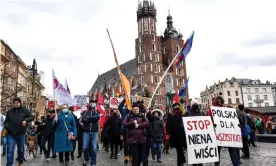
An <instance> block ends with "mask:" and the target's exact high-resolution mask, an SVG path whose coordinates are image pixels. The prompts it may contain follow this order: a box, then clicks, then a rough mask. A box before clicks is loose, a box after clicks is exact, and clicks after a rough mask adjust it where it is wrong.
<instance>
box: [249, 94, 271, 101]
mask: <svg viewBox="0 0 276 166" xmlns="http://www.w3.org/2000/svg"><path fill="white" fill-rule="evenodd" d="M263 97H264V100H268V96H267V95H263ZM255 98H256V99H257V100H259V99H261V98H260V95H255ZM247 100H248V101H252V95H247Z"/></svg>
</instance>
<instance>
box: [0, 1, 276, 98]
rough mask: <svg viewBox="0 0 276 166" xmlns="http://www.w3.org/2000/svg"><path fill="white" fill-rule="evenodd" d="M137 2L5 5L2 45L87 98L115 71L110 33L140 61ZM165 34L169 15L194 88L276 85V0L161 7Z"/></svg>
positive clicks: (0, 19) (119, 48)
mask: <svg viewBox="0 0 276 166" xmlns="http://www.w3.org/2000/svg"><path fill="white" fill-rule="evenodd" d="M137 4H138V2H137V0H0V38H1V39H3V40H5V41H6V42H7V43H8V44H9V45H10V46H11V47H12V49H13V50H14V52H15V53H16V54H18V55H19V56H20V57H21V58H22V59H23V60H24V61H25V63H26V64H28V65H30V64H31V63H32V59H33V58H36V60H37V63H38V69H39V70H42V71H44V72H45V79H44V84H45V86H46V88H47V92H48V93H49V94H50V95H51V92H52V82H51V79H52V74H51V70H52V68H53V69H54V70H55V72H56V76H57V78H58V79H59V80H60V81H61V82H62V83H63V82H64V79H65V77H66V78H67V80H68V84H69V87H70V90H71V92H72V94H74V95H76V94H86V93H87V92H88V91H89V89H90V88H91V87H92V85H93V83H94V81H95V79H96V78H97V75H98V73H104V72H106V71H107V70H109V69H110V68H112V67H115V63H114V59H113V53H112V49H111V46H110V43H109V40H108V36H107V34H106V28H109V30H110V33H111V37H112V39H113V42H114V45H115V49H116V52H117V56H118V60H119V63H124V62H126V61H128V60H130V59H132V58H134V57H135V50H134V46H135V45H134V44H135V43H134V40H135V38H137V36H138V33H137V22H136V9H137ZM155 4H156V7H157V29H158V35H160V34H161V32H164V29H165V28H166V17H167V15H168V9H170V11H171V15H172V16H173V21H174V27H175V28H176V29H180V31H181V32H182V33H183V36H184V39H186V38H187V37H188V36H189V35H190V33H191V32H192V31H193V30H194V31H195V37H194V43H193V48H192V51H191V52H190V54H189V55H188V58H187V73H188V76H190V82H189V89H190V94H191V96H192V97H198V96H199V93H200V91H202V90H204V89H205V86H206V85H211V84H213V83H214V82H218V80H224V79H225V78H227V77H228V78H231V77H233V76H234V77H237V78H251V79H261V80H262V81H265V80H270V81H276V75H275V74H274V73H275V71H276V24H275V16H276V10H275V6H276V2H275V0H274V1H273V0H242V1H241V0H169V1H168V0H155Z"/></svg>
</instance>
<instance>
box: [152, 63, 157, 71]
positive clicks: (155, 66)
mask: <svg viewBox="0 0 276 166" xmlns="http://www.w3.org/2000/svg"><path fill="white" fill-rule="evenodd" d="M153 70H154V72H155V73H157V65H156V64H154V68H153Z"/></svg>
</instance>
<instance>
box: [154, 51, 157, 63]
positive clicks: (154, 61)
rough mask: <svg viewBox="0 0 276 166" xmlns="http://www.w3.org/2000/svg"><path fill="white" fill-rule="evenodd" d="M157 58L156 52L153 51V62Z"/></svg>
mask: <svg viewBox="0 0 276 166" xmlns="http://www.w3.org/2000/svg"><path fill="white" fill-rule="evenodd" d="M156 60H157V58H156V54H155V53H153V62H156Z"/></svg>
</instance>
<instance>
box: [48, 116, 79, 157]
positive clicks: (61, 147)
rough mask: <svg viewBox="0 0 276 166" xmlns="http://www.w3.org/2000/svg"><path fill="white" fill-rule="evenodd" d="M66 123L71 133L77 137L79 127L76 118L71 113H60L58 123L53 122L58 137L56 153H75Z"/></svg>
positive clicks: (56, 139) (56, 138) (56, 137)
mask: <svg viewBox="0 0 276 166" xmlns="http://www.w3.org/2000/svg"><path fill="white" fill-rule="evenodd" d="M64 123H65V124H66V125H67V128H68V130H69V132H72V133H73V135H74V136H76V135H77V126H76V122H75V119H74V116H73V115H72V114H71V113H70V112H68V113H63V112H60V113H59V114H58V121H54V122H53V125H54V127H56V136H55V144H54V145H55V147H54V149H55V152H72V151H73V144H72V141H70V140H69V139H68V132H67V129H66V126H65V124H64Z"/></svg>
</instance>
